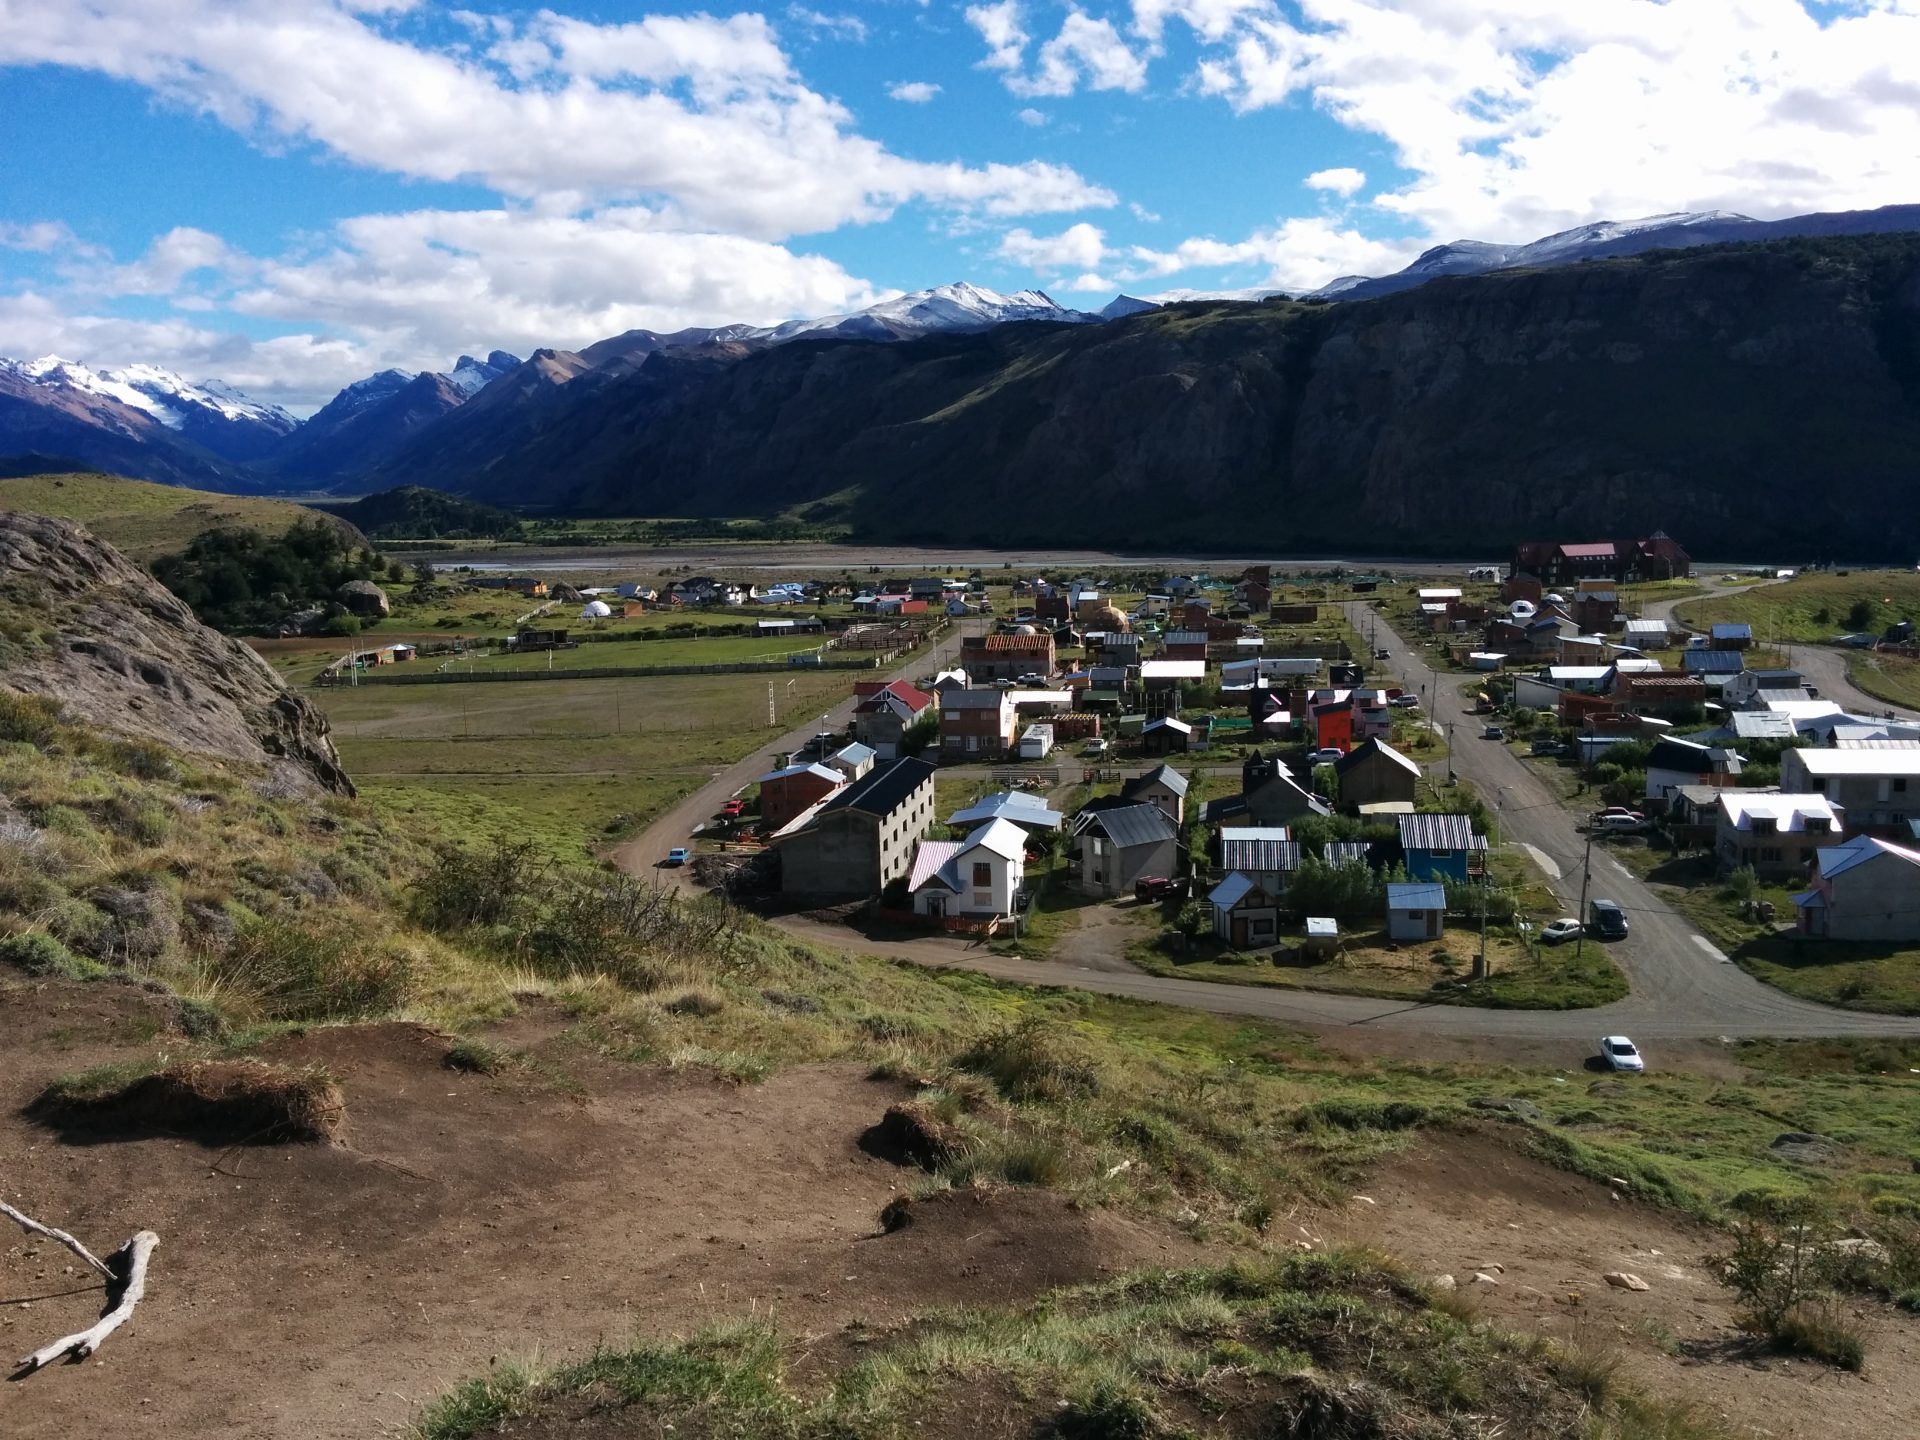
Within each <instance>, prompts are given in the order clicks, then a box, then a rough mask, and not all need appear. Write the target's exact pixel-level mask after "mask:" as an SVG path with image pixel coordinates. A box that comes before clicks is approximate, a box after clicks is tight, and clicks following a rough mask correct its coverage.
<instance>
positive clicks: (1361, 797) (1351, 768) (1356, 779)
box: [1333, 738, 1420, 810]
mask: <svg viewBox="0 0 1920 1440" xmlns="http://www.w3.org/2000/svg"><path fill="white" fill-rule="evenodd" d="M1333 773H1334V776H1335V778H1336V779H1337V780H1338V782H1339V785H1340V794H1339V797H1338V798H1339V801H1340V808H1341V809H1343V810H1358V809H1359V808H1360V807H1361V806H1363V805H1380V804H1386V803H1389V802H1394V801H1400V802H1404V803H1406V804H1408V805H1411V804H1413V802H1414V798H1415V793H1416V791H1417V790H1418V788H1419V784H1420V767H1419V766H1418V765H1416V764H1415V763H1414V762H1413V761H1412V760H1409V759H1408V758H1407V757H1406V756H1405V755H1402V754H1401V753H1400V752H1399V751H1398V750H1396V749H1394V748H1393V747H1392V746H1391V745H1389V744H1387V742H1386V741H1384V740H1381V739H1378V738H1374V739H1368V740H1363V741H1361V742H1360V743H1359V744H1358V745H1356V746H1354V748H1353V749H1351V750H1349V751H1348V752H1347V753H1346V754H1345V755H1343V756H1341V757H1340V759H1338V760H1337V761H1335V762H1334V766H1333Z"/></svg>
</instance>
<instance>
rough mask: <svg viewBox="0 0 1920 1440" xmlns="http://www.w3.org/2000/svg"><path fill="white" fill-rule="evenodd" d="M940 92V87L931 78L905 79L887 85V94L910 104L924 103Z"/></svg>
mask: <svg viewBox="0 0 1920 1440" xmlns="http://www.w3.org/2000/svg"><path fill="white" fill-rule="evenodd" d="M939 93H940V87H939V86H938V85H935V84H934V83H933V82H932V81H931V80H903V81H901V82H900V83H899V84H898V85H889V86H888V87H887V94H889V95H891V96H892V97H893V98H894V99H895V100H904V101H905V102H906V103H907V104H909V105H924V104H926V103H927V102H928V101H929V100H931V99H933V97H934V96H936V95H938V94H939Z"/></svg>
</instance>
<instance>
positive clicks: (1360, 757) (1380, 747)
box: [1333, 735, 1420, 779]
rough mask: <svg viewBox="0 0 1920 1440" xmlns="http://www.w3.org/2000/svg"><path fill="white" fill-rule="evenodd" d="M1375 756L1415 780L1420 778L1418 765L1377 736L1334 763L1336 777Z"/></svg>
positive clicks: (1365, 741)
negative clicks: (1397, 767)
mask: <svg viewBox="0 0 1920 1440" xmlns="http://www.w3.org/2000/svg"><path fill="white" fill-rule="evenodd" d="M1373 755H1377V756H1379V757H1380V758H1382V759H1384V760H1388V761H1391V762H1392V763H1393V764H1395V765H1398V766H1399V767H1400V768H1401V769H1402V770H1405V771H1406V772H1407V773H1408V774H1409V775H1412V776H1413V777H1414V778H1415V779H1418V778H1419V776H1420V767H1419V766H1418V765H1416V764H1415V763H1414V762H1413V761H1412V760H1409V759H1408V758H1407V757H1406V756H1405V755H1402V754H1401V753H1400V752H1399V751H1398V750H1396V749H1394V748H1393V747H1392V746H1391V745H1389V744H1387V742H1386V741H1384V740H1382V739H1381V738H1380V737H1379V736H1377V735H1376V736H1374V737H1372V738H1371V739H1368V740H1362V741H1361V742H1360V743H1359V744H1358V745H1356V746H1354V747H1353V749H1351V750H1349V751H1348V752H1347V753H1346V754H1344V755H1342V756H1341V757H1340V758H1339V759H1338V760H1336V761H1334V762H1333V773H1334V774H1336V775H1345V774H1346V773H1347V772H1348V771H1349V770H1351V769H1353V768H1354V766H1356V765H1359V764H1360V763H1362V762H1363V761H1364V760H1365V759H1366V758H1367V757H1369V756H1373Z"/></svg>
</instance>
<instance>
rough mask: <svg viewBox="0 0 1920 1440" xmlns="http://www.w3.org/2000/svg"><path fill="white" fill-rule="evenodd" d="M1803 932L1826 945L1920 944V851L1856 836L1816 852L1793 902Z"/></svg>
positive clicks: (1824, 846)
mask: <svg viewBox="0 0 1920 1440" xmlns="http://www.w3.org/2000/svg"><path fill="white" fill-rule="evenodd" d="M1793 903H1794V907H1795V909H1796V910H1797V911H1798V912H1799V925H1800V933H1801V934H1802V935H1811V936H1818V937H1819V938H1821V939H1826V940H1880V941H1889V940H1891V941H1914V940H1920V850H1915V849H1912V848H1910V847H1908V846H1905V845H1891V844H1888V843H1887V842H1886V841H1885V840H1879V839H1875V838H1874V837H1873V836H1870V835H1856V836H1855V837H1854V838H1853V839H1851V840H1849V841H1847V842H1846V843H1845V844H1841V845H1823V846H1821V847H1820V848H1819V849H1818V850H1816V851H1815V852H1814V866H1813V876H1812V880H1811V882H1810V884H1809V887H1808V888H1807V889H1806V890H1805V891H1804V892H1802V893H1801V894H1798V895H1795V896H1794V897H1793Z"/></svg>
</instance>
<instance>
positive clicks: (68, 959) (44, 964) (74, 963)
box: [0, 930, 107, 980]
mask: <svg viewBox="0 0 1920 1440" xmlns="http://www.w3.org/2000/svg"><path fill="white" fill-rule="evenodd" d="M0 964H5V965H18V966H19V967H20V968H21V969H22V970H25V971H26V972H27V973H28V974H29V975H57V976H59V977H61V978H62V979H65V980H97V979H98V978H99V977H100V976H102V975H105V974H106V973H107V967H106V966H104V965H101V964H99V963H97V962H96V961H93V960H88V959H86V958H85V957H84V956H80V955H76V954H74V953H73V952H72V951H71V950H69V949H68V948H67V947H66V946H64V945H62V944H61V943H60V942H59V941H58V940H56V939H54V938H53V936H51V935H48V934H46V933H45V932H43V931H39V930H29V931H27V932H26V933H25V934H22V935H9V936H7V937H6V938H5V939H0Z"/></svg>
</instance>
